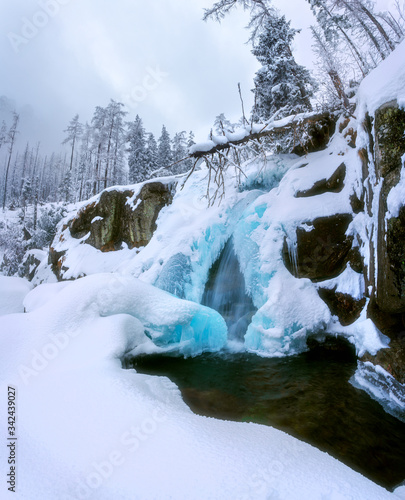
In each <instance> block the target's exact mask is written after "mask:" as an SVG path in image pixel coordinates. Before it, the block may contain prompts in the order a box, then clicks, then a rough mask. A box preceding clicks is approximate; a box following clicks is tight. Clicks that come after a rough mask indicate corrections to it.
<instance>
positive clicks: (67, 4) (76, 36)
mask: <svg viewBox="0 0 405 500" xmlns="http://www.w3.org/2000/svg"><path fill="white" fill-rule="evenodd" d="M382 1H383V0H382ZM212 3H213V0H150V1H149V2H148V1H146V2H145V1H137V0H116V1H115V2H113V1H112V0H80V1H79V0H42V1H41V0H39V1H37V0H18V1H17V0H15V1H14V2H12V1H6V0H0V5H1V7H0V33H1V39H0V62H1V79H0V96H2V95H3V96H7V97H8V98H9V99H12V100H13V101H14V102H15V105H16V107H17V109H18V110H23V112H22V123H21V128H22V131H23V134H22V136H24V138H25V137H28V136H29V138H30V140H31V142H36V141H39V140H40V141H41V143H42V144H43V145H44V147H46V148H47V149H51V150H59V147H60V142H61V141H62V139H63V129H64V128H66V126H67V124H68V122H69V121H70V119H71V118H72V117H73V116H74V115H75V114H76V113H79V114H80V118H81V121H83V122H84V121H86V120H91V117H92V114H93V111H94V108H95V107H96V106H98V105H99V106H106V105H107V104H108V102H109V100H110V98H112V99H115V100H119V101H121V102H123V103H124V104H125V105H126V107H127V110H128V111H129V114H128V120H132V119H134V118H135V115H136V114H137V113H138V114H139V115H140V116H141V118H142V119H143V121H144V125H145V127H146V129H147V130H148V131H151V132H153V133H155V134H156V136H159V135H160V131H161V127H162V124H165V125H166V127H167V128H168V130H169V132H170V133H171V135H172V136H173V134H174V133H175V132H178V131H181V130H187V131H189V130H193V131H194V132H195V133H196V136H197V139H199V140H205V138H206V135H207V134H208V132H209V128H210V127H211V125H212V123H213V121H214V118H215V116H216V115H218V114H219V113H222V112H223V113H225V114H226V116H227V117H228V118H230V119H231V120H235V121H236V120H237V119H238V118H239V116H240V114H241V113H240V100H239V95H238V90H237V83H238V82H240V83H241V86H242V89H243V94H244V100H245V107H246V110H247V111H250V108H251V105H252V93H251V92H250V89H251V88H252V87H253V77H254V74H255V72H256V71H257V69H258V63H257V61H256V59H255V58H254V56H253V55H252V54H251V52H250V50H251V49H250V46H249V45H246V44H245V42H246V40H247V39H248V36H249V34H248V32H247V31H246V30H245V29H244V26H245V25H246V24H247V21H248V17H247V14H246V13H244V12H243V11H242V10H241V9H238V10H235V11H234V12H233V13H232V14H231V15H229V16H228V17H227V18H226V19H225V20H224V21H223V22H222V23H221V24H218V23H216V22H214V21H210V22H206V23H204V22H203V21H202V20H201V18H202V15H203V8H204V7H206V8H207V7H209V6H210V5H212ZM275 4H276V5H278V6H280V7H281V9H282V11H283V13H285V14H286V16H287V18H288V19H292V24H293V26H294V27H296V28H301V27H303V28H304V29H303V32H302V34H300V35H298V36H297V38H296V43H295V49H296V54H297V59H298V60H299V62H300V63H305V59H307V58H308V56H307V57H306V55H307V54H308V53H309V50H310V38H309V36H308V31H307V30H306V29H305V27H307V26H308V25H309V24H310V23H311V22H312V19H311V14H310V12H309V8H308V4H307V2H306V1H305V0H291V1H289V2H288V3H287V2H285V1H284V2H283V1H282V0H277V1H275ZM286 4H287V5H286Z"/></svg>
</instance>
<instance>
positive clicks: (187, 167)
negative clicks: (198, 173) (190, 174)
mask: <svg viewBox="0 0 405 500" xmlns="http://www.w3.org/2000/svg"><path fill="white" fill-rule="evenodd" d="M194 138H195V136H194V133H193V131H192V130H190V132H189V134H188V140H187V153H188V151H189V149H190V148H191V146H194V144H195V140H194ZM193 163H194V162H193V160H192V159H191V158H189V159H188V160H186V161H185V162H184V171H185V172H187V171H188V170H190V168H192V167H193Z"/></svg>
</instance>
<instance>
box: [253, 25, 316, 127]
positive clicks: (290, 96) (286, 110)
mask: <svg viewBox="0 0 405 500" xmlns="http://www.w3.org/2000/svg"><path fill="white" fill-rule="evenodd" d="M297 31H298V30H295V29H293V28H291V26H290V22H288V21H286V19H285V17H284V16H281V17H277V16H268V17H267V18H266V22H265V25H264V26H263V31H262V32H261V33H260V35H259V36H258V37H257V40H256V43H255V45H254V47H253V50H252V53H253V54H254V55H255V56H256V58H257V59H258V61H259V62H260V63H261V65H262V67H261V68H260V69H259V71H258V72H257V73H256V77H255V79H254V83H255V88H254V93H255V108H254V110H253V118H254V120H255V121H257V120H268V119H270V118H271V117H273V116H274V115H275V114H276V113H277V116H278V117H279V118H281V117H283V116H288V115H290V114H293V113H299V112H302V111H310V110H312V105H311V101H310V98H311V97H312V96H313V94H314V90H315V88H316V84H315V82H314V80H313V79H312V77H311V75H310V73H309V71H308V70H307V69H305V68H304V67H303V66H300V65H299V64H297V62H296V61H295V58H294V56H293V54H292V51H291V44H292V41H293V39H294V36H295V34H296V33H297Z"/></svg>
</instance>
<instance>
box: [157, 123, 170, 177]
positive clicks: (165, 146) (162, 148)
mask: <svg viewBox="0 0 405 500" xmlns="http://www.w3.org/2000/svg"><path fill="white" fill-rule="evenodd" d="M172 162H173V155H172V149H171V140H170V135H169V133H168V131H167V129H166V127H165V126H164V125H163V127H162V133H161V135H160V137H159V140H158V167H159V169H162V170H164V169H166V168H167V167H168V166H169V165H170V164H171V163H172Z"/></svg>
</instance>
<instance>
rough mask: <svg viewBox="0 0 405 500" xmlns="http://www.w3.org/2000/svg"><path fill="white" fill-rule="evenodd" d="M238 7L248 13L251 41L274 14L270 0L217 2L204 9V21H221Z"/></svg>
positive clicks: (224, 0) (225, 0)
mask: <svg viewBox="0 0 405 500" xmlns="http://www.w3.org/2000/svg"><path fill="white" fill-rule="evenodd" d="M237 5H240V6H241V7H242V8H243V9H244V10H248V11H249V12H250V21H249V24H248V29H250V30H251V37H250V39H251V40H254V39H255V38H256V36H257V35H258V34H259V33H260V31H261V29H262V27H263V25H264V24H265V22H266V19H267V18H268V17H271V16H273V15H274V13H275V9H274V7H273V6H272V4H271V0H219V1H217V2H215V3H214V5H213V6H212V7H211V8H209V9H204V17H203V19H204V21H206V20H207V19H215V20H216V21H221V20H222V19H223V18H224V17H225V16H226V15H227V14H228V13H229V12H230V11H231V10H233V8H234V7H236V6H237Z"/></svg>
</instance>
